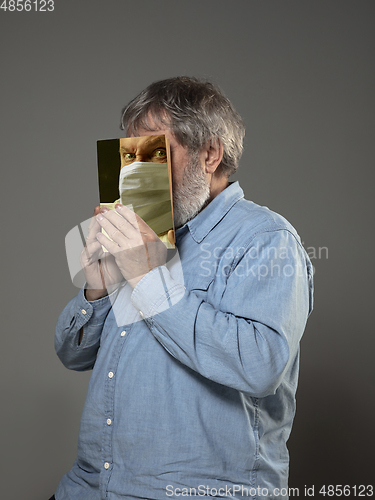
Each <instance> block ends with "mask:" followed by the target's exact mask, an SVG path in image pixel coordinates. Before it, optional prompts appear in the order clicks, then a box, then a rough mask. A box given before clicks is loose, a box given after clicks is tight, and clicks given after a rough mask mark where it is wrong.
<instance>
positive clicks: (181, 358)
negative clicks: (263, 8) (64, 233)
mask: <svg viewBox="0 0 375 500" xmlns="http://www.w3.org/2000/svg"><path fill="white" fill-rule="evenodd" d="M122 127H123V129H124V130H125V131H126V133H127V135H128V136H130V137H133V136H134V137H136V136H147V135H157V134H164V135H165V136H166V137H167V138H168V139H169V141H170V146H171V162H172V177H173V203H174V222H175V228H176V231H175V241H176V248H177V251H178V258H177V256H176V255H175V256H174V257H173V259H171V260H169V262H167V261H168V256H167V250H166V247H165V245H163V244H162V243H161V241H160V240H159V238H158V237H157V235H156V234H155V233H154V232H153V231H152V230H151V229H150V228H149V227H148V226H147V225H146V224H145V223H144V221H142V219H140V218H139V217H138V216H136V215H135V214H134V213H133V212H131V211H130V210H128V209H127V208H126V207H124V206H123V205H120V204H119V205H117V206H116V210H114V211H110V210H108V211H107V210H106V209H105V208H102V209H100V208H99V207H97V208H96V210H95V216H94V218H93V221H92V224H91V227H90V230H89V235H88V238H87V245H86V248H85V250H84V252H83V255H82V264H83V267H84V270H85V276H86V281H87V284H86V286H85V289H83V290H81V291H80V293H79V294H78V296H77V297H75V298H74V299H73V300H72V301H70V302H69V304H68V305H67V306H66V308H65V309H64V311H63V313H62V314H61V316H60V318H59V321H58V325H57V329H56V350H57V353H58V355H59V357H60V359H61V360H62V362H63V363H64V364H65V366H66V367H68V368H71V369H74V370H89V369H92V370H93V372H92V375H91V380H90V384H89V388H88V394H87V399H86V403H85V407H84V410H83V415H82V420H81V427H80V435H79V444H78V456H77V460H76V462H75V463H74V465H73V468H72V469H71V471H70V472H68V473H67V474H66V475H65V476H64V477H63V479H62V480H61V482H60V484H59V486H58V488H57V491H56V494H55V495H56V499H57V500H73V499H79V500H99V499H109V500H120V499H124V498H127V499H131V498H138V499H155V500H156V499H158V500H159V499H165V498H177V497H180V496H185V497H186V496H187V497H190V498H194V497H196V496H204V495H206V496H213V497H223V496H224V497H227V498H237V497H241V496H242V497H251V498H256V499H260V498H284V499H285V498H288V495H287V491H286V490H287V486H288V483H287V480H288V465H289V460H288V451H287V447H286V441H287V439H288V437H289V434H290V431H291V427H292V421H293V417H294V413H295V392H296V387H297V378H298V365H299V341H300V339H301V336H302V333H303V331H304V328H305V324H306V320H307V317H308V315H309V313H310V312H311V308H312V268H311V263H310V261H309V259H308V257H307V255H306V253H305V251H304V249H303V247H302V245H301V242H300V239H299V236H298V235H297V233H296V231H295V229H294V228H293V227H292V226H291V225H290V224H289V223H288V222H287V221H286V220H285V219H284V218H282V217H281V216H279V215H277V214H275V213H274V212H271V211H270V210H269V209H267V208H265V207H260V206H258V205H256V204H254V203H252V202H250V201H246V200H245V199H244V197H243V192H242V190H241V188H240V187H239V185H238V183H237V182H235V183H230V182H229V181H228V178H229V176H230V175H231V174H232V173H234V172H235V171H236V169H237V166H238V162H239V159H240V156H241V152H242V140H243V136H244V127H243V123H242V120H241V118H240V116H239V115H238V114H237V112H236V111H235V110H234V108H233V106H232V105H231V103H230V102H229V101H228V99H227V98H226V97H225V96H224V95H223V94H222V93H221V92H220V90H218V89H217V88H216V87H215V86H214V85H212V84H211V83H208V82H201V81H199V80H197V79H194V78H186V77H181V78H171V79H168V80H164V81H161V82H156V83H154V84H151V85H150V86H149V87H148V88H147V89H146V90H144V91H143V92H141V94H139V95H138V96H137V97H136V98H135V99H134V100H133V101H131V102H130V104H129V105H128V106H127V107H126V108H125V109H124V112H123V116H122ZM102 228H103V229H104V230H105V231H106V233H107V234H108V235H109V236H110V238H111V239H112V240H113V241H110V240H109V239H108V238H107V237H106V236H105V235H104V234H103V233H102V232H101V229H102ZM102 245H103V246H105V247H106V248H107V250H108V253H107V254H105V255H104V254H103V252H102V250H101V248H102ZM168 252H170V251H168ZM171 262H172V264H171Z"/></svg>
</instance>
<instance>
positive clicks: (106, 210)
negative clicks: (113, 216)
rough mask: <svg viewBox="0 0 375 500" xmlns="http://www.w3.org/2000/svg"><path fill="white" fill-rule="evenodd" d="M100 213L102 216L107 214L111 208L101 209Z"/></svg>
mask: <svg viewBox="0 0 375 500" xmlns="http://www.w3.org/2000/svg"><path fill="white" fill-rule="evenodd" d="M100 211H101V213H102V214H105V213H106V212H109V208H107V207H100Z"/></svg>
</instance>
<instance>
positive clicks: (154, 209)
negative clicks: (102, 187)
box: [119, 161, 173, 234]
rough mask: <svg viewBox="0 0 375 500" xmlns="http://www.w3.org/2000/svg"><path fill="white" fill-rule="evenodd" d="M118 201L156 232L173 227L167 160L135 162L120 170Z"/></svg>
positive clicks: (159, 232) (162, 231)
mask: <svg viewBox="0 0 375 500" xmlns="http://www.w3.org/2000/svg"><path fill="white" fill-rule="evenodd" d="M119 192H120V203H121V204H122V205H132V206H133V210H134V212H135V213H136V214H138V215H139V216H140V217H142V219H143V220H144V221H145V222H146V224H148V225H149V226H150V227H151V229H152V230H153V231H155V233H156V234H161V233H164V232H165V231H168V230H169V229H172V228H173V221H172V209H171V194H170V189H169V177H168V165H167V163H152V162H140V161H136V162H134V163H131V164H130V165H129V166H124V167H122V169H121V170H120V179H119Z"/></svg>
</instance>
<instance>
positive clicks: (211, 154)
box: [204, 139, 223, 174]
mask: <svg viewBox="0 0 375 500" xmlns="http://www.w3.org/2000/svg"><path fill="white" fill-rule="evenodd" d="M204 152H205V159H204V161H205V171H206V173H207V174H214V173H215V172H216V169H217V167H218V166H219V165H220V163H221V160H222V159H223V145H222V143H221V141H220V139H210V140H209V141H208V142H207V144H206V146H205V148H204Z"/></svg>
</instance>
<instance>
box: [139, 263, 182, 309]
mask: <svg viewBox="0 0 375 500" xmlns="http://www.w3.org/2000/svg"><path fill="white" fill-rule="evenodd" d="M185 291H186V289H185V287H184V286H183V285H181V283H178V282H177V281H175V280H174V279H173V278H172V276H171V274H170V272H169V270H168V269H167V268H166V267H165V266H159V267H155V268H154V269H152V270H151V271H150V272H149V273H147V274H146V275H145V276H144V277H143V278H142V279H141V280H140V281H139V282H138V283H137V285H136V286H135V288H134V290H133V292H132V295H131V300H132V303H133V305H134V307H135V308H136V309H137V310H138V311H139V313H140V314H141V316H142V318H149V317H151V316H155V314H159V313H161V312H163V311H165V310H167V309H169V308H170V307H172V306H174V305H175V304H177V302H179V301H180V300H181V299H182V297H183V296H184V295H185Z"/></svg>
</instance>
